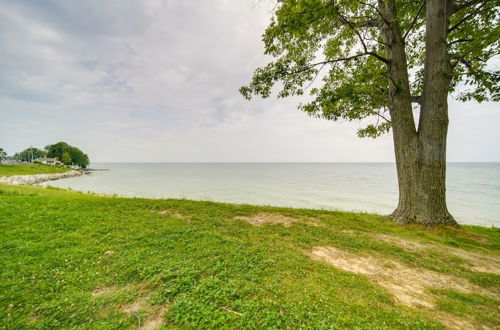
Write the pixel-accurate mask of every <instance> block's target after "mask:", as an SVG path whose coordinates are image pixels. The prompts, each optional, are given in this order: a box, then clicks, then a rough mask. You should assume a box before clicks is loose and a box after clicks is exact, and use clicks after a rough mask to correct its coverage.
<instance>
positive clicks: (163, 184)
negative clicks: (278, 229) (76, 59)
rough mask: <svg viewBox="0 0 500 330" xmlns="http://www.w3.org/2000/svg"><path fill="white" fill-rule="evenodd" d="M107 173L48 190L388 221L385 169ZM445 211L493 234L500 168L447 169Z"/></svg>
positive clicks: (317, 166)
mask: <svg viewBox="0 0 500 330" xmlns="http://www.w3.org/2000/svg"><path fill="white" fill-rule="evenodd" d="M91 168H95V169H109V171H96V172H93V173H92V174H91V175H85V176H81V177H75V178H69V179H63V180H58V181H52V182H50V183H48V184H50V185H51V186H55V187H61V188H71V189H73V190H78V191H84V192H88V191H90V192H95V193H100V194H117V195H120V196H130V197H147V198H187V199H194V200H211V201H221V202H230V203H246V204H259V205H275V206H290V207H301V208H315V209H317V208H319V209H331V210H345V211H363V212H374V213H380V214H388V213H390V212H391V211H392V210H393V209H394V208H395V207H396V205H397V198H398V194H397V179H396V168H395V165H394V164H391V163H98V164H91ZM447 172H448V173H447V185H448V186H447V192H448V207H449V209H450V211H451V213H452V214H453V215H454V216H455V218H456V219H457V221H458V222H460V223H465V224H474V225H483V226H491V225H494V226H496V227H499V226H500V163H451V164H448V170H447Z"/></svg>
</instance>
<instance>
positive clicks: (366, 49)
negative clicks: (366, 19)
mask: <svg viewBox="0 0 500 330" xmlns="http://www.w3.org/2000/svg"><path fill="white" fill-rule="evenodd" d="M338 16H339V18H340V20H341V22H342V23H345V24H347V25H348V26H349V27H350V28H351V30H353V31H354V33H356V35H357V36H358V39H359V41H360V42H361V45H362V46H363V49H364V51H365V53H366V54H368V55H371V56H373V57H375V58H376V59H378V60H379V61H382V62H384V63H385V64H389V63H390V61H389V60H388V59H386V58H385V57H383V56H380V55H379V54H377V53H375V52H373V51H368V47H367V46H366V43H365V41H364V39H363V37H362V36H361V34H360V33H359V31H358V30H357V29H356V28H355V27H354V26H353V23H352V22H350V21H349V20H348V19H347V18H345V17H344V16H343V15H342V14H340V13H339V14H338Z"/></svg>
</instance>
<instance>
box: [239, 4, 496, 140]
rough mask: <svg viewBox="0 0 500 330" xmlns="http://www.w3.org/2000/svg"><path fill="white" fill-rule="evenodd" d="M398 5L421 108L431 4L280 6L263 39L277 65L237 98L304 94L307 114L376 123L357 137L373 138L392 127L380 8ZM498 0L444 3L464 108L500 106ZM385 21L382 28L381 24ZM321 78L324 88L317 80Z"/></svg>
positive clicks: (454, 77)
mask: <svg viewBox="0 0 500 330" xmlns="http://www.w3.org/2000/svg"><path fill="white" fill-rule="evenodd" d="M390 2H394V5H395V6H396V11H397V13H396V17H393V18H392V19H394V20H396V21H397V23H398V24H399V27H400V29H401V31H402V39H403V40H402V42H403V43H404V50H405V57H406V62H407V63H406V64H407V67H408V71H409V76H410V77H409V78H410V81H409V85H410V88H411V94H412V95H413V102H414V104H415V105H416V106H417V107H418V104H419V103H420V101H421V95H422V92H423V78H424V61H425V43H426V38H425V17H426V10H427V9H426V2H427V0H421V1H403V0H396V1H386V0H279V1H278V2H277V5H276V8H275V12H274V15H273V18H272V20H271V23H270V25H269V26H268V28H267V30H266V31H265V33H264V35H263V41H264V45H265V54H267V55H270V56H272V57H273V58H274V60H273V61H271V62H270V63H269V64H268V65H266V66H265V67H262V68H259V69H257V70H256V71H255V74H254V76H253V79H252V81H251V82H250V84H249V85H248V86H244V87H242V88H241V89H240V92H241V93H242V94H243V95H244V96H245V97H246V98H247V99H250V98H251V97H252V95H260V96H262V97H268V96H270V95H271V92H272V90H273V87H274V86H276V85H277V86H276V89H277V90H278V97H288V96H292V95H302V94H304V93H305V90H306V89H307V88H309V87H311V86H312V88H310V95H311V96H312V99H311V100H310V101H309V102H308V103H305V104H301V105H300V109H302V110H304V111H306V112H307V113H308V114H310V115H313V116H318V117H322V118H326V119H331V120H338V119H346V120H349V121H351V120H360V119H365V118H374V119H373V120H372V121H371V123H370V124H368V126H366V127H364V128H361V129H360V130H359V131H358V135H359V136H362V137H363V136H369V137H376V136H379V135H380V134H382V133H385V132H388V131H389V130H390V128H391V115H390V113H389V111H388V107H387V104H388V90H389V89H390V83H391V82H390V79H388V77H389V76H390V74H389V70H390V65H388V64H389V62H390V61H391V60H390V59H389V58H388V57H387V56H386V53H385V47H386V46H387V41H386V40H384V38H383V36H382V33H381V30H382V29H381V28H383V27H384V25H386V23H388V22H387V16H385V15H383V14H382V13H381V11H380V8H381V5H383V4H384V5H385V4H386V3H390ZM499 4H500V1H499V0H487V1H485V0H483V1H479V0H456V1H455V0H447V6H448V7H447V11H448V18H449V24H448V26H449V27H448V38H447V40H446V42H447V51H448V55H449V63H448V65H449V67H450V70H449V75H450V77H449V78H450V79H449V86H448V90H449V92H451V93H454V95H455V96H456V98H457V99H458V100H461V101H467V100H475V101H478V102H483V101H486V100H493V101H498V100H500V93H499V91H500V89H499V81H500V71H499V70H498V69H494V68H493V67H492V65H491V63H492V62H491V59H492V58H493V57H495V56H497V55H498V54H499V40H500V24H499V16H500V10H499ZM384 20H385V21H384ZM320 77H321V79H322V84H320V83H317V82H316V83H315V80H316V79H318V78H320Z"/></svg>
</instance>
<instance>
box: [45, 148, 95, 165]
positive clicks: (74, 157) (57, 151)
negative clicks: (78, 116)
mask: <svg viewBox="0 0 500 330" xmlns="http://www.w3.org/2000/svg"><path fill="white" fill-rule="evenodd" d="M45 150H47V157H52V158H57V159H59V160H60V161H62V162H63V163H65V164H71V163H73V164H77V165H78V166H80V167H82V168H86V167H87V166H88V164H89V157H88V156H87V154H85V153H83V152H82V151H81V150H80V149H78V148H77V147H73V146H71V145H69V144H67V143H66V142H58V143H55V144H51V145H48V146H46V147H45ZM65 154H67V155H68V156H65ZM68 157H69V158H68ZM63 158H64V160H63Z"/></svg>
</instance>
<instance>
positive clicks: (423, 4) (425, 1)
mask: <svg viewBox="0 0 500 330" xmlns="http://www.w3.org/2000/svg"><path fill="white" fill-rule="evenodd" d="M426 3H427V0H422V4H421V5H420V7H419V8H418V12H417V14H416V15H415V17H413V21H412V22H411V25H410V27H409V28H408V30H407V31H406V32H405V34H404V36H403V41H405V40H406V37H407V36H408V34H410V32H411V30H413V27H414V26H415V24H416V23H417V20H418V17H419V16H420V14H421V13H422V9H424V6H425V4H426Z"/></svg>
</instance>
